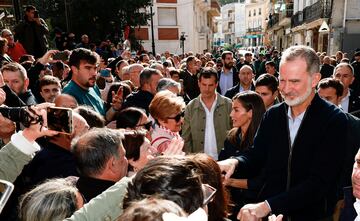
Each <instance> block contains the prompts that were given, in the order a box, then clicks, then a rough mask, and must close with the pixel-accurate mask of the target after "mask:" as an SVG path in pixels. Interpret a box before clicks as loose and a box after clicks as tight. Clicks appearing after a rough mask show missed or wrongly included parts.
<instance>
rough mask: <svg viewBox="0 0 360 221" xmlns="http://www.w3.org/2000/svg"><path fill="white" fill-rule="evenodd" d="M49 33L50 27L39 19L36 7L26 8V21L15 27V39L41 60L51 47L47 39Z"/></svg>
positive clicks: (29, 6)
mask: <svg viewBox="0 0 360 221" xmlns="http://www.w3.org/2000/svg"><path fill="white" fill-rule="evenodd" d="M48 33H49V29H48V26H47V24H46V22H45V21H44V19H42V18H40V17H39V12H38V11H37V10H36V8H35V6H32V5H28V6H26V8H25V16H24V20H23V21H21V22H20V23H19V24H18V25H17V26H16V27H15V39H16V40H19V42H20V43H21V44H22V45H23V46H24V48H25V50H26V52H27V53H28V54H31V55H34V56H35V58H40V57H41V56H43V55H44V54H45V52H46V51H47V49H48V46H49V45H48V41H47V38H46V35H47V34H48Z"/></svg>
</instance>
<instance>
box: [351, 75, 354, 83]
mask: <svg viewBox="0 0 360 221" xmlns="http://www.w3.org/2000/svg"><path fill="white" fill-rule="evenodd" d="M354 80H355V77H354V75H353V76H352V79H351V83H350V84H352V83H353V82H354Z"/></svg>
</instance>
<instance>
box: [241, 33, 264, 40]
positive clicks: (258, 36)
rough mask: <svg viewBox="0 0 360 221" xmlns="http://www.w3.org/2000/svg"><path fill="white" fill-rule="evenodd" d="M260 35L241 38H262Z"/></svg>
mask: <svg viewBox="0 0 360 221" xmlns="http://www.w3.org/2000/svg"><path fill="white" fill-rule="evenodd" d="M262 36H263V35H262V34H258V35H245V36H244V37H243V38H247V39H249V38H262Z"/></svg>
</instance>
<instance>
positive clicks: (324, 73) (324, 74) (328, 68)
mask: <svg viewBox="0 0 360 221" xmlns="http://www.w3.org/2000/svg"><path fill="white" fill-rule="evenodd" d="M333 72H334V66H332V65H331V64H330V57H329V56H325V57H324V64H323V65H321V68H320V74H321V79H323V78H328V77H331V76H332V74H333Z"/></svg>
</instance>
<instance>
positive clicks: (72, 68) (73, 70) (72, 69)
mask: <svg viewBox="0 0 360 221" xmlns="http://www.w3.org/2000/svg"><path fill="white" fill-rule="evenodd" d="M70 69H71V71H72V73H73V75H76V74H77V73H78V71H79V69H78V68H77V67H76V66H73V65H71V66H70Z"/></svg>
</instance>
